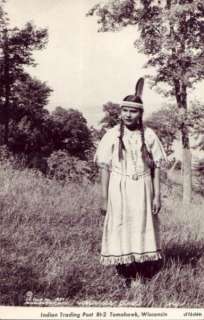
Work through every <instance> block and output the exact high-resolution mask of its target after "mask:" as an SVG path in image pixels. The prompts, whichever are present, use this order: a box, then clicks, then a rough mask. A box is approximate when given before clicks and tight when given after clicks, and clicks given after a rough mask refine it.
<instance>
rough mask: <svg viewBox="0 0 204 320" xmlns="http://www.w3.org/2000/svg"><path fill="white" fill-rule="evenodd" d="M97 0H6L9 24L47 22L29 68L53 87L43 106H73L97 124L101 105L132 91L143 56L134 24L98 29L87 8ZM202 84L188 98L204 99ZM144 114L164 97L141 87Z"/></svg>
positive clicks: (141, 68)
mask: <svg viewBox="0 0 204 320" xmlns="http://www.w3.org/2000/svg"><path fill="white" fill-rule="evenodd" d="M99 1H100V0H7V3H6V5H5V9H6V11H7V12H8V15H9V18H10V22H11V26H19V27H22V26H23V25H24V24H25V23H26V22H28V21H33V22H34V24H36V26H37V27H46V28H48V32H49V42H48V45H47V47H46V48H45V49H43V50H41V51H38V52H35V53H34V57H35V59H36V62H37V63H38V65H37V67H35V68H32V69H31V68H30V69H29V72H30V73H31V74H32V75H33V76H36V77H37V78H38V79H40V80H41V81H45V82H46V83H47V84H48V85H49V86H50V87H51V88H52V89H53V93H52V94H51V97H50V100H49V104H48V106H47V108H48V109H49V110H50V111H52V110H54V109H55V108H56V107H57V106H61V107H63V108H66V109H68V108H77V109H79V110H80V111H81V112H82V113H83V115H84V116H85V117H86V119H87V120H88V123H89V124H91V125H94V126H97V124H98V122H99V121H100V119H101V118H102V116H103V113H102V106H103V104H104V103H106V102H108V101H112V102H116V103H117V102H119V101H121V100H122V99H123V98H124V97H125V96H126V95H128V94H131V93H133V92H134V87H135V83H136V80H137V79H138V78H139V77H141V76H144V75H145V73H146V72H147V70H144V69H143V65H144V63H145V61H146V57H145V56H144V55H142V54H138V53H137V50H136V48H134V45H133V43H134V40H135V39H136V37H137V33H136V30H135V28H134V27H128V28H125V29H124V30H122V31H120V32H107V33H99V32H97V28H98V26H97V22H96V18H92V17H86V13H87V12H88V11H89V9H91V8H92V6H93V5H94V4H96V3H98V2H99ZM203 89H204V84H203V82H202V83H201V84H200V85H199V86H198V89H197V90H196V91H194V92H193V93H192V94H191V96H190V98H191V99H192V100H193V99H196V98H197V99H200V100H202V101H203V102H204V93H203V91H204V90H203ZM143 100H144V106H145V115H146V116H148V115H149V114H150V113H151V112H153V111H156V110H158V109H159V108H161V107H162V105H163V103H165V99H164V98H163V97H161V96H160V95H159V94H157V93H156V92H155V91H154V90H153V89H150V87H149V85H148V83H145V87H144V96H143Z"/></svg>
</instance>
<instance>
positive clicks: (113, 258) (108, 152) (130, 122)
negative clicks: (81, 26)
mask: <svg viewBox="0 0 204 320" xmlns="http://www.w3.org/2000/svg"><path fill="white" fill-rule="evenodd" d="M143 85H144V80H143V79H142V78H141V79H139V81H138V82H137V85H136V92H135V95H129V96H127V97H125V99H124V100H123V101H122V102H121V104H120V106H121V122H120V124H119V125H117V126H115V127H113V128H112V129H110V130H108V131H107V132H106V134H105V135H104V136H103V138H102V140H101V141H100V143H99V146H98V148H97V151H96V155H95V160H96V162H97V164H98V165H99V166H100V168H101V185H102V207H101V213H102V214H103V215H105V221H104V229H103V238H102V250H101V263H102V264H104V265H116V266H118V267H119V268H118V269H119V270H122V267H123V266H127V265H129V264H131V263H143V262H146V261H155V260H159V259H161V258H162V256H161V250H160V244H159V230H158V217H157V214H158V212H159V210H160V207H161V202H160V178H159V175H160V169H159V167H160V163H161V161H162V160H164V159H165V153H164V150H163V147H162V145H161V143H160V141H159V139H158V137H157V136H156V134H155V133H154V132H153V130H152V129H150V128H144V127H143V122H142V115H143V102H142V91H143Z"/></svg>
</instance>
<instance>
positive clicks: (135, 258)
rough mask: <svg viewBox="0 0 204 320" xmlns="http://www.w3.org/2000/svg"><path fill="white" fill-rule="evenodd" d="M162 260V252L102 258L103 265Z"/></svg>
mask: <svg viewBox="0 0 204 320" xmlns="http://www.w3.org/2000/svg"><path fill="white" fill-rule="evenodd" d="M161 259H162V254H161V252H154V253H147V254H146V253H145V254H135V253H131V254H127V255H125V256H101V260H100V262H101V264H103V265H105V266H108V265H117V264H130V263H132V262H138V263H143V262H147V261H157V260H161Z"/></svg>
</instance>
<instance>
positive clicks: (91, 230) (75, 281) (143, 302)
mask: <svg viewBox="0 0 204 320" xmlns="http://www.w3.org/2000/svg"><path fill="white" fill-rule="evenodd" d="M162 196H163V209H162V212H161V214H160V220H161V236H162V247H163V251H164V262H163V265H162V267H161V269H160V270H159V271H158V272H157V273H156V274H155V275H154V276H153V277H152V278H150V279H148V280H147V281H146V283H145V284H138V288H131V289H127V288H126V287H125V285H124V282H123V279H122V278H120V277H119V276H118V274H117V273H116V271H115V268H114V267H103V266H101V265H100V264H99V256H100V244H101V236H102V225H103V217H101V216H100V215H99V198H100V197H99V187H98V186H97V185H91V184H86V185H85V184H84V185H79V184H73V183H69V184H65V185H62V184H59V183H58V182H57V181H55V180H49V179H47V178H45V177H43V176H41V175H40V174H38V173H36V172H32V171H29V170H22V171H16V170H13V169H12V168H11V167H10V166H8V165H1V167H0V207H1V210H0V227H1V233H0V243H1V254H0V257H1V264H0V278H1V281H0V304H2V305H23V304H24V302H25V295H26V293H27V292H28V291H30V292H32V293H33V294H34V297H36V298H49V299H51V301H53V305H54V304H55V301H56V300H55V299H56V298H57V297H60V298H63V299H64V304H66V305H113V306H118V305H126V306H128V305H133V306H144V307H145V306H149V307H168V306H169V307H170V306H183V307H201V306H203V304H204V289H203V288H204V280H203V271H204V254H203V252H204V241H203V240H204V222H203V219H202V212H203V205H204V200H203V199H202V198H201V197H200V196H198V195H197V196H196V195H195V198H194V201H193V203H192V205H191V206H190V207H188V208H186V209H185V208H182V206H181V200H180V195H179V190H177V189H175V188H173V189H171V190H170V189H169V186H166V185H163V190H162Z"/></svg>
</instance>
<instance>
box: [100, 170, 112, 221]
mask: <svg viewBox="0 0 204 320" xmlns="http://www.w3.org/2000/svg"><path fill="white" fill-rule="evenodd" d="M109 179H110V172H109V170H108V168H101V194H102V204H101V213H102V214H103V215H105V214H106V210H107V203H108V186H109Z"/></svg>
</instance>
